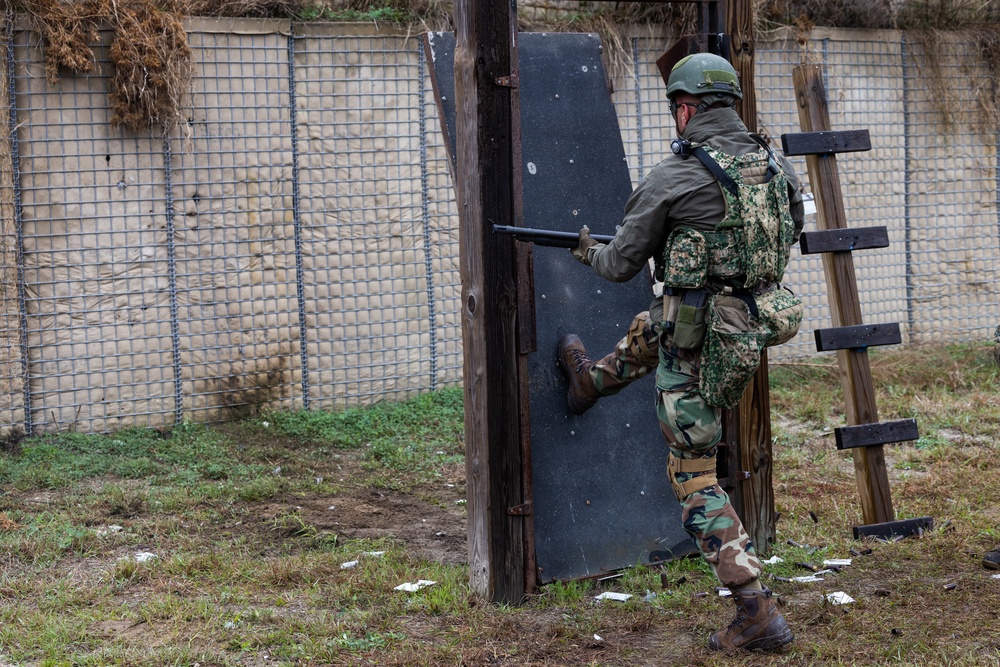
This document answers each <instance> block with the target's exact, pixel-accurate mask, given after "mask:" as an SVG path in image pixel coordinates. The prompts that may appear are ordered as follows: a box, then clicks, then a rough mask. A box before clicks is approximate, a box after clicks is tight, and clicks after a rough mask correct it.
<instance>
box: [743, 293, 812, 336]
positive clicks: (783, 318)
mask: <svg viewBox="0 0 1000 667" xmlns="http://www.w3.org/2000/svg"><path fill="white" fill-rule="evenodd" d="M755 298H756V301H757V310H758V312H759V313H760V315H759V317H760V321H761V322H762V323H763V324H764V325H766V326H767V328H768V329H770V331H771V336H770V337H769V338H768V339H767V345H768V347H770V346H772V345H781V344H782V343H785V342H788V341H789V340H791V339H792V338H794V337H795V334H797V333H798V332H799V325H800V324H802V310H803V307H804V306H803V305H802V300H801V299H799V298H798V297H797V296H795V295H794V294H792V292H791V290H789V289H787V288H785V287H781V286H780V285H776V286H775V287H774V289H771V290H768V291H766V292H764V293H762V294H758V295H757V296H756V297H755Z"/></svg>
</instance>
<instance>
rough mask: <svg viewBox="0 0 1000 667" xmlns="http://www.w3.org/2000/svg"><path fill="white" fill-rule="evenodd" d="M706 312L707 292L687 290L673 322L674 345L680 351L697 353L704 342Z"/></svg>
mask: <svg viewBox="0 0 1000 667" xmlns="http://www.w3.org/2000/svg"><path fill="white" fill-rule="evenodd" d="M707 311H708V292H707V291H705V290H696V289H689V290H685V291H684V296H683V298H681V303H680V306H679V307H678V308H677V319H676V320H674V345H676V346H677V347H678V348H679V349H681V350H693V351H697V350H699V349H701V344H702V342H704V340H705V315H706V313H707Z"/></svg>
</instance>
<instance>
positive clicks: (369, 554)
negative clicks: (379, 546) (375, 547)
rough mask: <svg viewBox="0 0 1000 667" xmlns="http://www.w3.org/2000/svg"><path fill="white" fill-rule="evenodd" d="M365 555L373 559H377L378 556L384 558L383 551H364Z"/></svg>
mask: <svg viewBox="0 0 1000 667" xmlns="http://www.w3.org/2000/svg"><path fill="white" fill-rule="evenodd" d="M365 555H366V556H374V557H376V558H378V557H379V556H384V555H385V552H384V551H366V552H365Z"/></svg>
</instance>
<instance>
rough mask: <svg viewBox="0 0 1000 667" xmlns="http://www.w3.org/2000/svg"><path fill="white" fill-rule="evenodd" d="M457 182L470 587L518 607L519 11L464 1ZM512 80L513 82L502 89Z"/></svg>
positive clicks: (458, 11) (521, 555)
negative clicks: (497, 229) (505, 228)
mask: <svg viewBox="0 0 1000 667" xmlns="http://www.w3.org/2000/svg"><path fill="white" fill-rule="evenodd" d="M454 20H455V37H456V45H455V100H456V118H455V127H456V132H455V134H456V141H455V144H456V165H457V169H456V174H455V185H456V188H457V191H458V209H459V225H460V229H459V252H460V261H461V275H462V342H463V350H464V352H465V361H464V363H465V366H464V373H463V381H464V387H465V468H466V479H467V482H466V484H467V491H466V493H467V496H468V507H467V509H468V536H469V543H468V548H469V568H470V577H469V579H470V585H471V586H472V590H473V591H475V592H476V593H477V594H478V595H481V596H483V597H485V598H487V599H490V600H492V601H494V602H504V603H509V604H517V603H519V602H520V601H521V600H522V599H523V598H524V595H525V592H526V588H527V586H528V585H529V584H528V582H526V575H525V532H524V520H525V518H524V514H523V513H522V514H517V513H514V512H510V511H509V508H514V507H518V506H520V505H522V504H523V503H524V488H523V487H524V483H525V479H524V477H523V475H524V470H525V465H524V461H523V450H522V438H523V432H524V426H525V424H526V421H525V420H526V414H525V409H524V408H525V406H523V405H522V400H523V397H522V394H521V387H522V386H523V383H525V382H526V378H524V377H522V376H521V373H523V371H524V365H523V363H522V360H521V359H520V358H519V355H518V341H517V334H518V321H517V312H516V308H517V303H518V297H517V294H518V278H517V264H516V262H517V257H518V253H517V251H516V250H515V247H514V241H513V240H512V239H511V238H510V237H508V236H506V235H503V234H494V233H492V228H493V225H494V224H505V225H508V224H509V225H513V224H516V222H517V205H516V203H515V198H516V197H515V191H516V188H517V183H516V172H515V164H516V162H515V160H516V158H517V155H516V149H515V146H516V147H519V146H520V137H519V136H516V134H517V131H518V126H517V124H516V123H517V120H516V119H519V118H520V111H519V107H518V103H519V98H518V96H517V94H516V88H513V87H511V86H510V85H509V81H510V80H511V78H512V77H513V78H514V79H515V80H516V74H517V31H516V27H517V10H516V7H515V6H514V3H506V2H491V1H489V0H457V1H456V2H455V14H454ZM504 81H506V82H508V85H503V83H504Z"/></svg>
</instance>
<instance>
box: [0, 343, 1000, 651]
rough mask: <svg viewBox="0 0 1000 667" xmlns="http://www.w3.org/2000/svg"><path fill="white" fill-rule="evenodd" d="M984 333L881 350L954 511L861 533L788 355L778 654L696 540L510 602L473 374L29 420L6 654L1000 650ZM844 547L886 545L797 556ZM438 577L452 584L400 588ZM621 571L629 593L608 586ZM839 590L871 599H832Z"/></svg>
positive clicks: (777, 462) (930, 490)
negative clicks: (240, 416) (391, 397)
mask: <svg viewBox="0 0 1000 667" xmlns="http://www.w3.org/2000/svg"><path fill="white" fill-rule="evenodd" d="M983 353H984V349H983V348H981V347H977V346H964V347H963V346H955V347H949V348H942V349H940V350H922V349H920V350H904V351H899V352H893V353H884V354H882V353H880V354H872V356H871V361H872V375H873V378H874V379H875V383H876V390H877V392H878V399H877V400H878V403H879V406H880V408H881V413H882V414H881V415H880V416H881V417H882V418H884V419H890V418H894V417H896V416H899V417H903V416H914V417H915V418H916V419H917V420H918V425H919V426H920V429H921V439H920V440H918V441H915V442H913V443H903V444H900V445H895V446H892V447H890V448H887V450H886V457H887V465H888V467H889V469H890V481H891V485H892V492H893V500H894V506H895V509H896V513H897V515H899V516H900V517H901V518H903V517H908V516H923V515H930V516H933V517H934V519H935V521H936V524H937V528H935V529H934V530H931V531H928V532H927V533H926V534H925V535H924V537H923V539H920V540H917V539H911V540H905V541H902V542H899V543H895V544H880V543H860V542H855V541H853V540H852V539H851V538H850V535H851V527H852V526H854V525H857V524H858V523H860V508H859V502H858V495H857V486H856V481H855V476H854V469H853V462H852V460H851V456H850V454H849V453H844V452H838V451H836V449H835V448H834V447H833V442H832V433H831V429H832V428H834V427H835V426H838V425H840V424H841V423H842V422H843V398H842V396H841V395H840V388H839V385H838V384H837V383H836V381H835V379H836V373H835V372H834V371H831V369H830V368H829V366H830V365H831V362H832V358H829V357H828V358H822V359H818V360H816V361H813V362H808V363H805V364H798V363H797V364H796V365H783V364H775V365H774V366H773V367H772V373H771V379H772V408H773V420H774V423H775V427H774V432H775V438H776V443H775V447H774V483H775V498H776V506H777V510H778V511H779V512H780V514H781V518H780V521H779V522H778V524H777V530H778V536H777V537H778V540H777V542H776V544H775V545H774V546H773V553H774V555H777V556H779V557H780V558H781V559H782V561H781V562H777V563H775V564H773V565H768V566H767V574H768V575H771V576H773V577H774V578H769V579H767V580H766V583H768V584H769V585H770V586H771V588H772V589H773V590H774V591H775V592H776V593H777V594H779V595H780V598H781V600H782V611H783V613H784V614H785V615H786V617H787V618H788V620H789V623H790V624H791V625H792V627H793V630H794V631H795V633H796V635H797V638H798V639H797V641H796V642H795V643H794V644H793V645H792V646H791V647H789V648H788V649H786V650H784V651H782V652H779V653H777V654H775V655H771V656H759V655H756V654H747V655H742V654H737V655H717V654H714V653H712V652H710V651H708V649H707V648H706V646H705V642H706V640H707V637H708V635H709V634H710V633H711V632H713V631H715V630H717V629H719V628H720V627H722V626H724V625H725V624H726V623H728V621H729V620H730V619H731V618H732V615H733V608H732V603H731V602H730V601H728V600H727V599H725V598H721V597H719V596H718V594H717V593H716V591H715V586H716V580H715V577H714V575H713V574H712V572H711V569H710V568H709V567H708V566H707V565H706V564H705V563H704V562H703V561H702V560H701V559H683V560H679V561H674V562H670V563H667V564H665V565H664V566H663V567H656V568H653V567H648V566H645V565H641V564H637V565H636V566H635V567H633V568H630V569H628V570H626V571H624V572H623V573H622V576H620V577H619V578H616V579H612V580H608V581H604V582H600V583H598V582H595V581H571V582H562V583H555V584H551V585H549V586H546V587H543V588H542V589H541V590H540V591H538V593H537V594H535V595H532V596H530V597H529V599H527V600H526V601H525V603H524V604H523V605H520V606H518V607H508V606H497V605H492V604H488V603H485V602H483V601H482V600H480V599H479V598H477V597H476V596H475V595H473V594H472V592H471V590H470V587H469V583H468V582H469V571H468V568H467V566H466V565H464V564H463V563H462V562H461V561H462V558H463V557H464V550H465V534H464V533H465V529H466V527H465V522H464V518H463V517H464V515H463V512H464V508H463V507H462V505H459V504H458V502H460V501H461V500H462V499H464V497H465V492H464V485H465V479H464V462H463V459H462V455H461V452H462V438H461V432H462V424H463V418H462V393H461V391H460V390H446V391H443V392H437V393H435V394H429V395H425V396H421V397H419V398H417V399H414V400H412V401H407V402H405V403H400V404H395V405H379V406H375V407H373V408H366V409H363V410H349V411H345V412H342V413H274V414H268V415H265V416H263V417H259V418H255V419H252V420H246V421H243V422H240V423H236V424H229V425H220V426H217V427H211V428H209V427H201V426H193V425H182V426H179V427H177V428H174V429H172V430H171V431H169V432H166V431H164V432H159V431H149V430H132V431H125V432H121V433H117V434H113V435H108V436H90V435H82V434H64V435H60V436H45V437H40V438H32V439H27V440H24V441H22V443H21V448H20V452H19V453H18V452H11V453H7V454H0V480H2V483H3V488H2V490H3V491H4V493H3V494H2V495H0V512H3V515H4V517H5V518H6V519H7V521H6V522H5V523H0V550H2V552H3V553H4V554H7V556H6V559H5V567H4V569H3V571H2V572H0V654H2V659H3V661H4V663H5V664H7V663H9V664H15V665H29V664H30V665H71V664H76V665H129V666H131V665H193V664H195V663H199V664H201V665H213V666H235V665H247V664H252V665H263V664H268V665H279V666H282V667H292V666H296V667H304V666H307V665H375V664H377V665H397V666H398V665H434V666H437V665H464V664H476V665H478V664H503V665H532V664H535V665H541V664H549V665H637V664H652V663H653V662H655V663H656V664H666V665H674V664H676V665H681V664H684V665H687V664H697V665H706V666H712V665H719V666H721V665H726V666H729V665H740V666H749V665H759V664H764V662H766V663H767V664H774V665H802V666H805V665H831V666H832V665H838V666H839V665H846V664H864V665H897V664H908V665H917V664H919V665H957V666H959V667H972V666H973V665H976V666H979V665H991V666H997V665H1000V634H998V633H997V632H996V631H994V630H993V625H994V624H993V623H992V621H994V620H995V619H996V608H997V605H998V603H1000V587H998V585H997V582H995V581H994V580H992V579H990V578H989V574H990V573H989V572H987V571H985V570H983V569H982V568H981V567H980V565H979V558H980V557H981V554H982V553H983V552H984V551H985V550H988V549H990V548H993V547H994V546H995V545H996V543H997V541H998V540H1000V528H998V526H1000V515H998V514H997V510H996V508H997V507H1000V469H998V467H997V466H996V465H995V461H996V454H997V442H998V438H997V433H996V429H997V424H998V423H1000V418H998V417H1000V415H998V414H997V408H996V407H995V406H994V404H995V403H996V401H995V395H996V392H997V388H998V384H997V382H998V376H997V372H996V370H994V369H993V368H992V367H990V366H989V365H988V364H986V363H982V361H983V359H982V355H983ZM612 400H613V399H612ZM801 403H808V404H809V406H810V407H808V409H804V408H803V407H802V406H801V405H800V404H801ZM140 470H141V471H145V474H142V475H139V474H138V471H140ZM448 539H451V540H452V541H451V542H445V540H448ZM434 545H445V546H444V547H440V548H439V549H438V551H433V548H435V547H434ZM852 548H855V549H860V550H867V549H868V548H871V552H865V553H864V554H862V555H859V556H854V562H853V564H852V565H851V566H850V567H847V568H844V569H843V570H842V571H841V572H840V573H838V574H836V575H829V576H828V577H827V579H826V581H825V582H823V583H819V584H817V583H812V584H806V583H796V582H794V581H788V580H790V579H792V578H793V577H796V576H801V575H805V574H810V572H809V570H807V569H805V568H804V567H803V566H802V565H800V563H807V564H811V565H813V566H820V565H821V564H822V561H823V560H824V559H827V558H843V557H850V549H852ZM428 549H430V550H431V551H428ZM140 551H143V552H150V553H153V554H155V556H154V557H153V558H151V559H149V560H143V561H140V560H137V558H136V554H137V552H140ZM428 553H432V554H437V556H429V555H427V554H428ZM859 553H860V552H859ZM449 554H450V555H451V556H452V558H451V559H450V560H449V559H448V558H447V556H448V555H449ZM421 579H423V580H431V581H434V582H436V583H435V584H433V585H431V586H429V587H426V588H423V589H421V590H418V591H416V592H412V593H406V592H402V591H396V590H394V589H395V588H396V587H397V586H399V585H400V584H402V583H404V582H415V581H417V580H421ZM952 584H954V586H952ZM606 590H612V591H617V592H623V593H629V594H631V595H632V597H631V598H630V599H629V600H627V601H626V602H623V603H617V602H597V601H596V600H595V597H596V596H597V595H599V594H600V593H602V592H604V591H606ZM834 590H843V591H845V592H847V593H849V594H850V595H851V596H852V597H854V598H855V599H856V602H855V603H854V604H853V605H849V606H846V607H836V606H832V605H829V604H825V603H824V602H823V599H824V597H823V596H824V594H825V593H829V592H833V591H834ZM970 618H974V619H982V620H981V621H980V622H977V623H969V621H968V619H970Z"/></svg>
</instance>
